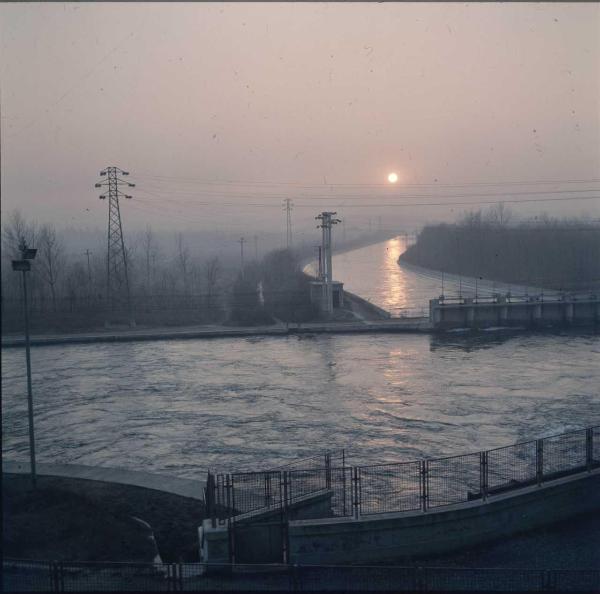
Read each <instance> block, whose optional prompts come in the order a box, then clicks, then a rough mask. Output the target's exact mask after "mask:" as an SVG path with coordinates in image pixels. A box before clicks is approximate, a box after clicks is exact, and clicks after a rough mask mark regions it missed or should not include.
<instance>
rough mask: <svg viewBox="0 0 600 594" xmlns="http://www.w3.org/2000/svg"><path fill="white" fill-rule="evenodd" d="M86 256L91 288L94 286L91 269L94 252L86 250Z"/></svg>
mask: <svg viewBox="0 0 600 594" xmlns="http://www.w3.org/2000/svg"><path fill="white" fill-rule="evenodd" d="M84 254H85V255H86V256H87V271H88V283H89V285H90V287H91V286H92V269H91V268H90V255H91V254H92V252H90V250H85V252H84Z"/></svg>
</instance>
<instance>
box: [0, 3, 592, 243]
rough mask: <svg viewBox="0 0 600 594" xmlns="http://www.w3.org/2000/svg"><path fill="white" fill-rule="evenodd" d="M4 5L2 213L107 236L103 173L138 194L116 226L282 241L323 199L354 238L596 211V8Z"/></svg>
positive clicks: (308, 225)
mask: <svg viewBox="0 0 600 594" xmlns="http://www.w3.org/2000/svg"><path fill="white" fill-rule="evenodd" d="M0 14H1V15H2V18H1V22H2V24H1V37H2V60H1V67H2V72H1V78H2V90H1V92H2V97H1V99H2V104H1V109H2V215H3V216H6V215H7V214H8V213H9V212H11V211H12V210H14V209H16V208H18V209H20V210H21V212H22V213H23V215H24V216H25V217H26V218H28V219H34V220H37V221H38V222H50V223H54V224H56V225H58V226H61V227H72V228H77V229H91V230H96V229H99V230H102V229H104V228H105V225H106V203H105V202H103V201H100V200H98V194H99V192H98V191H97V190H95V189H94V187H93V186H94V183H95V182H96V181H99V176H98V173H99V172H100V170H102V169H103V168H105V167H106V166H109V165H117V166H119V167H121V168H123V169H126V170H128V171H130V173H131V176H130V179H131V181H133V182H135V183H136V188H134V189H133V190H132V191H131V194H132V196H133V200H131V201H125V200H123V201H121V202H122V205H121V212H122V216H123V221H124V223H123V224H124V228H125V233H126V234H127V233H129V232H130V231H131V232H133V231H136V230H139V229H143V228H145V227H146V226H147V225H150V226H152V227H153V228H154V229H160V230H167V229H169V230H170V229H173V230H190V231H192V230H202V229H204V230H206V229H221V230H223V231H224V232H227V233H243V232H255V231H271V232H278V231H279V230H280V229H282V227H283V226H284V220H283V212H282V208H281V203H282V200H283V199H284V198H292V199H293V200H294V203H295V208H294V213H293V217H294V226H295V228H296V229H298V230H299V231H300V230H301V231H303V232H305V233H310V232H311V231H310V230H311V229H314V216H315V215H316V214H317V213H318V212H320V211H321V210H326V209H329V208H331V209H334V210H337V211H338V214H339V215H340V216H342V217H343V218H345V219H346V220H347V222H348V225H349V226H352V225H353V224H354V225H356V226H359V227H360V226H363V227H365V226H366V225H367V222H368V219H371V220H372V222H373V225H376V221H377V220H378V217H383V218H384V219H385V221H386V224H387V225H389V226H398V227H401V226H409V227H411V228H414V227H415V226H418V225H422V224H423V223H425V222H435V221H441V220H447V221H451V220H454V219H455V218H456V217H457V216H459V215H460V214H461V213H463V212H465V211H467V210H471V209H472V208H474V209H477V208H479V203H481V202H484V203H488V202H489V203H493V202H495V201H497V202H502V201H506V202H507V206H510V207H511V209H512V210H513V212H514V214H515V216H517V217H528V216H533V215H536V214H539V213H542V212H546V213H548V214H549V215H550V216H585V217H594V218H597V217H598V216H600V198H598V196H600V190H599V191H598V192H597V190H598V188H599V185H598V179H599V177H600V176H599V172H600V112H599V108H598V105H600V84H599V76H600V75H599V73H600V61H599V51H598V49H599V48H598V45H599V39H600V36H599V35H598V33H600V12H599V7H598V5H597V4H554V3H552V4H543V3H542V4H535V5H532V4H475V5H463V4H418V5H416V4H403V3H399V4H371V3H369V4H350V5H348V4H328V3H322V4H304V3H301V4H295V3H290V4H270V3H269V4H266V3H263V4H261V3H256V4H254V3H253V4H216V3H215V4H212V3H211V4H175V5H173V4H170V5H168V6H166V5H164V4H155V3H149V4H142V3H134V4H95V3H94V4H93V3H90V4H85V3H83V4H74V3H65V4H50V5H41V4H3V5H2V6H1V7H0ZM390 172H396V173H397V174H398V178H399V179H398V182H397V183H395V184H390V183H388V182H387V175H388V174H389V173H390ZM514 182H529V183H524V184H518V185H517V184H515V183H514ZM533 182H536V183H533ZM539 182H556V183H554V184H550V183H549V184H540V183H539ZM565 182H568V183H565ZM573 182H576V183H573ZM480 184H485V185H480ZM456 186H459V187H456ZM546 192H547V193H546ZM329 197H330V198H329ZM545 198H552V199H553V200H551V201H540V202H524V203H523V204H519V202H520V201H522V200H525V201H526V200H543V199H545ZM557 198H559V199H560V200H554V199H557ZM575 198H577V199H575ZM563 199H566V200H563ZM443 202H469V203H471V202H472V203H473V206H470V205H464V204H460V205H455V206H453V207H443V206H433V204H436V203H437V204H439V203H443ZM402 203H406V204H410V205H412V206H410V207H396V206H394V207H382V206H379V205H381V204H402ZM420 204H432V205H430V206H419V205H420ZM371 206H372V208H371ZM484 206H485V204H484ZM314 232H315V237H317V236H318V233H317V231H316V229H315V230H314Z"/></svg>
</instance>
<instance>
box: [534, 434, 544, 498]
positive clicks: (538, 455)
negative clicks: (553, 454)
mask: <svg viewBox="0 0 600 594" xmlns="http://www.w3.org/2000/svg"><path fill="white" fill-rule="evenodd" d="M535 475H536V478H537V484H538V487H539V486H540V485H541V484H542V483H543V482H544V440H543V439H536V440H535Z"/></svg>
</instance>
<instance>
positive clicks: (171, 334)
mask: <svg viewBox="0 0 600 594" xmlns="http://www.w3.org/2000/svg"><path fill="white" fill-rule="evenodd" d="M373 317H375V316H373ZM430 330H431V327H430V325H429V321H428V319H427V318H406V319H387V320H386V319H380V320H375V319H371V320H356V321H353V322H306V323H302V324H296V323H289V324H275V325H273V326H247V327H231V326H194V327H189V328H186V329H183V330H181V329H177V330H175V329H173V328H156V329H148V330H141V329H129V328H127V329H125V328H124V329H119V330H116V329H115V330H106V331H103V332H95V333H82V334H53V335H34V336H32V337H31V344H32V345H33V346H44V345H65V344H91V343H102V342H141V341H153V340H183V339H200V338H245V337H253V336H256V337H258V336H292V335H297V334H306V335H310V334H351V333H381V332H384V333H385V332H391V333H393V332H418V333H422V332H429V331H430ZM24 343H25V341H24V339H23V338H22V337H18V336H12V337H5V338H2V348H15V347H22V346H24Z"/></svg>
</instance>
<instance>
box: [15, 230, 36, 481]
mask: <svg viewBox="0 0 600 594" xmlns="http://www.w3.org/2000/svg"><path fill="white" fill-rule="evenodd" d="M19 250H20V251H21V259H20V260H13V261H12V269H13V270H14V271H15V272H22V273H23V314H24V318H25V359H26V360H27V406H28V409H29V458H30V461H31V483H32V485H33V488H34V489H35V486H36V474H35V437H34V432H33V395H32V391H31V354H30V351H29V303H28V299H27V274H26V273H27V272H29V271H30V270H31V262H30V260H33V259H34V258H35V255H36V253H37V250H35V249H32V248H28V247H27V243H25V240H24V239H22V240H21V243H20V245H19Z"/></svg>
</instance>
